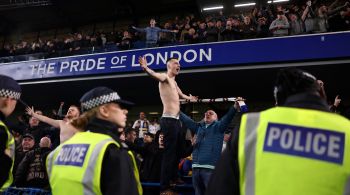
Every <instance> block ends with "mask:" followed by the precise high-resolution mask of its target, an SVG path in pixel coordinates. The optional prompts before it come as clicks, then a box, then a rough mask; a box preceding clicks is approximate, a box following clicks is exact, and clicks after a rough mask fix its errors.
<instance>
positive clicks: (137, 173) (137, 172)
mask: <svg viewBox="0 0 350 195" xmlns="http://www.w3.org/2000/svg"><path fill="white" fill-rule="evenodd" d="M128 154H129V156H130V157H131V160H132V164H133V169H134V175H135V179H136V184H137V190H138V192H139V194H142V185H141V182H140V176H139V170H138V169H137V165H136V160H135V157H134V154H133V153H132V152H131V151H130V150H129V151H128Z"/></svg>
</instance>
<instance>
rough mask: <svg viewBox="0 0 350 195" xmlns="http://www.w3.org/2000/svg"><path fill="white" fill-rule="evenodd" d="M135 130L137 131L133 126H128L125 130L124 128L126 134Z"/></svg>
mask: <svg viewBox="0 0 350 195" xmlns="http://www.w3.org/2000/svg"><path fill="white" fill-rule="evenodd" d="M133 131H134V132H136V130H135V129H133V128H131V127H126V128H125V130H124V133H125V135H129V134H131V133H132V132H133Z"/></svg>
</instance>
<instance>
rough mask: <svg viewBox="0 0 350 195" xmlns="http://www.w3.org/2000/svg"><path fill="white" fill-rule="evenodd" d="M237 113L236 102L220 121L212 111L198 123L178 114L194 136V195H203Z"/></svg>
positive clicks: (206, 113)
mask: <svg viewBox="0 0 350 195" xmlns="http://www.w3.org/2000/svg"><path fill="white" fill-rule="evenodd" d="M238 100H239V101H242V100H243V99H242V98H238ZM237 111H240V107H239V103H238V101H236V103H235V104H234V106H231V107H230V109H229V111H228V112H227V113H226V114H225V116H223V117H222V118H221V120H218V116H217V114H216V113H215V111H214V110H208V111H206V112H205V114H204V119H203V120H202V121H200V122H194V121H193V120H192V119H191V118H190V117H188V116H187V115H186V114H184V113H183V112H181V113H180V120H181V121H182V122H183V123H184V125H185V126H186V127H187V128H189V129H190V130H191V131H192V132H193V133H194V134H195V136H196V141H195V144H194V146H193V153H192V158H193V160H192V182H193V187H194V189H195V193H196V195H202V194H205V189H206V188H207V185H208V182H209V179H210V176H211V174H212V171H213V170H214V168H215V164H216V162H217V161H218V160H219V158H220V155H221V149H222V144H223V140H224V133H225V130H227V128H228V126H229V124H230V122H231V121H232V119H233V117H234V116H235V114H236V112H237Z"/></svg>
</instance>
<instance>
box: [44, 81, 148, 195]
mask: <svg viewBox="0 0 350 195" xmlns="http://www.w3.org/2000/svg"><path fill="white" fill-rule="evenodd" d="M80 102H81V106H82V108H83V109H84V110H85V113H84V114H83V115H82V116H80V117H79V118H78V119H75V120H73V121H72V125H73V126H74V127H76V128H77V129H80V130H81V131H80V132H78V133H76V134H75V135H74V136H73V137H72V138H70V139H69V140H67V141H66V142H65V143H64V144H61V145H60V146H59V147H58V148H57V149H56V150H54V151H53V152H51V153H50V155H49V156H48V158H47V162H46V163H47V171H48V175H49V180H50V185H51V188H52V193H53V194H121V195H122V194H125V195H126V194H127V195H129V194H130V195H134V194H142V188H141V184H140V181H139V175H138V170H137V168H136V164H135V158H134V156H133V155H132V153H131V152H130V151H128V150H127V147H126V146H125V145H123V144H122V143H121V142H120V141H119V138H118V127H125V125H126V119H127V117H126V115H127V113H128V110H127V109H126V108H127V107H128V106H130V105H132V103H131V102H128V101H125V100H122V99H121V98H120V97H119V95H118V93H117V92H115V91H113V90H112V89H109V88H107V87H97V88H94V89H92V90H90V91H88V92H87V93H85V95H84V96H83V97H82V98H81V99H80Z"/></svg>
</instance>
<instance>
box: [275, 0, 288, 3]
mask: <svg viewBox="0 0 350 195" xmlns="http://www.w3.org/2000/svg"><path fill="white" fill-rule="evenodd" d="M287 1H289V0H275V1H273V2H274V3H279V2H287Z"/></svg>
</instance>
